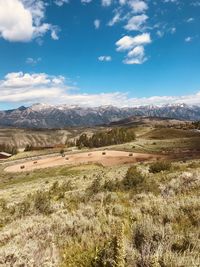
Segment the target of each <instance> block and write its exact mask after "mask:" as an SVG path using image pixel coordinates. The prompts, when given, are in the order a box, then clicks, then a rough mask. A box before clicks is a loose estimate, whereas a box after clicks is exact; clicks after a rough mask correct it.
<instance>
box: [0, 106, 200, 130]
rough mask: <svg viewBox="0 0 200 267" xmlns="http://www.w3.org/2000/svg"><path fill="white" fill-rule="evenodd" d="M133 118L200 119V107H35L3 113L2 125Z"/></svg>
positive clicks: (64, 124) (71, 123) (58, 125)
mask: <svg viewBox="0 0 200 267" xmlns="http://www.w3.org/2000/svg"><path fill="white" fill-rule="evenodd" d="M131 116H145V117H158V118H171V119H178V120H190V121H196V120H200V106H188V105H186V104H176V105H164V106H161V107H159V106H141V107H124V108H119V107H114V106H100V107H80V106H68V105H57V106H52V105H47V104H34V105H32V106H30V107H24V106H21V107H19V108H17V109H13V110H4V111H0V126H6V127H8V126H9V127H23V128H44V129H45V128H51V129H53V128H65V127H71V126H95V125H102V124H104V125H105V124H110V123H112V122H116V121H119V120H123V119H126V118H128V117H131Z"/></svg>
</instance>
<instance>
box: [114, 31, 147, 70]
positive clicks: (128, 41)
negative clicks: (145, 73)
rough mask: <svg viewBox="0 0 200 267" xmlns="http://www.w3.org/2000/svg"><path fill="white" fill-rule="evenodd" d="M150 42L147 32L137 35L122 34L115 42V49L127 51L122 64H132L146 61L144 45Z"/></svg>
mask: <svg viewBox="0 0 200 267" xmlns="http://www.w3.org/2000/svg"><path fill="white" fill-rule="evenodd" d="M150 43H151V36H150V34H149V33H143V34H140V35H137V36H134V37H132V36H127V35H126V36H124V37H122V38H121V39H120V40H118V41H117V42H116V46H117V51H119V52H121V51H122V52H123V51H128V54H127V56H126V57H125V59H124V60H123V63H124V64H128V65H134V64H142V63H144V62H145V61H147V57H146V56H145V50H144V46H145V45H147V44H150Z"/></svg>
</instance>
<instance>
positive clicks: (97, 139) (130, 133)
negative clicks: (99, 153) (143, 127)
mask: <svg viewBox="0 0 200 267" xmlns="http://www.w3.org/2000/svg"><path fill="white" fill-rule="evenodd" d="M133 140H135V132H134V130H133V129H131V128H115V129H112V130H109V131H104V132H98V133H95V134H93V136H92V137H88V136H87V134H82V135H81V136H80V137H79V139H78V140H77V141H76V145H77V146H78V147H79V148H82V147H90V148H92V147H102V146H108V145H117V144H122V143H126V142H131V141H133Z"/></svg>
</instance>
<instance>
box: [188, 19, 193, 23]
mask: <svg viewBox="0 0 200 267" xmlns="http://www.w3.org/2000/svg"><path fill="white" fill-rule="evenodd" d="M193 21H194V18H189V19H187V20H186V22H188V23H190V22H193Z"/></svg>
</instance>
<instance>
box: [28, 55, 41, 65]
mask: <svg viewBox="0 0 200 267" xmlns="http://www.w3.org/2000/svg"><path fill="white" fill-rule="evenodd" d="M41 60H42V59H41V58H40V57H38V58H35V59H34V58H32V57H28V58H27V59H26V63H27V64H29V65H32V66H35V65H37V64H38V63H39V62H40V61H41Z"/></svg>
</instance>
